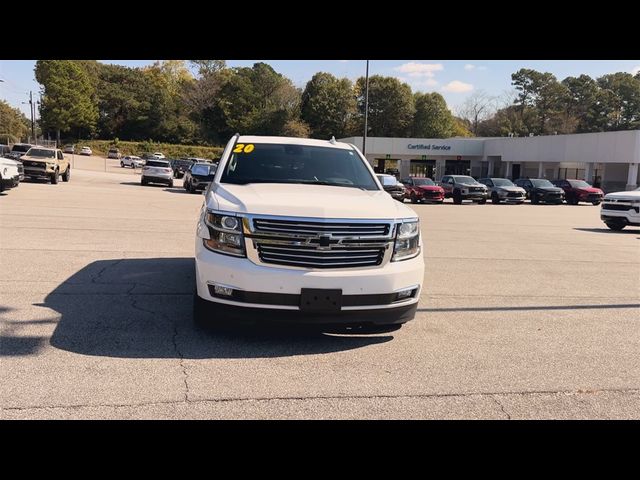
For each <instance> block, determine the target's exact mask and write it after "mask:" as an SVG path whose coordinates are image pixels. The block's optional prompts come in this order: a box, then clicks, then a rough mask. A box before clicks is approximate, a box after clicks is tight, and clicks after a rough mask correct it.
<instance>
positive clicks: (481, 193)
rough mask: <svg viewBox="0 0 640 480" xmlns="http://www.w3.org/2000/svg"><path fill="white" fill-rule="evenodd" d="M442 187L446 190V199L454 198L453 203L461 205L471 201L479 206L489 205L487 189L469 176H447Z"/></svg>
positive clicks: (441, 183)
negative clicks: (465, 201) (464, 201)
mask: <svg viewBox="0 0 640 480" xmlns="http://www.w3.org/2000/svg"><path fill="white" fill-rule="evenodd" d="M440 185H441V186H442V188H443V189H444V196H445V198H453V203H455V204H456V205H460V204H461V203H462V201H463V200H471V201H473V202H477V203H479V204H484V203H487V187H486V186H485V185H483V184H482V183H479V182H478V181H476V180H475V179H474V178H473V177H469V176H467V175H445V176H444V177H442V181H441V182H440Z"/></svg>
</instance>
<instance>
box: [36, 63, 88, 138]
mask: <svg viewBox="0 0 640 480" xmlns="http://www.w3.org/2000/svg"><path fill="white" fill-rule="evenodd" d="M35 76H36V80H37V81H38V83H40V85H42V90H41V93H42V104H41V109H40V116H41V121H42V124H43V126H44V128H46V129H49V130H54V131H55V132H56V136H57V139H58V142H59V141H60V132H69V131H71V130H72V129H75V130H80V129H83V130H84V131H85V132H87V133H88V134H92V133H93V132H94V131H95V126H96V121H97V119H98V109H97V105H96V103H95V102H94V97H95V88H94V87H93V86H92V84H91V80H90V77H89V76H88V75H87V73H86V72H85V71H84V70H83V68H82V67H81V66H80V65H79V64H78V63H76V62H74V61H71V60H38V61H37V62H36V66H35Z"/></svg>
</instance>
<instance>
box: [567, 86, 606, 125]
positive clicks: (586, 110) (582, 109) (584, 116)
mask: <svg viewBox="0 0 640 480" xmlns="http://www.w3.org/2000/svg"><path fill="white" fill-rule="evenodd" d="M562 84H563V85H564V86H565V87H566V89H567V96H566V101H565V102H566V111H567V114H568V115H570V116H572V117H574V118H575V121H576V128H575V130H576V131H577V132H579V133H584V132H593V131H597V130H598V125H597V124H596V122H595V110H594V109H595V107H596V102H597V99H598V90H599V87H598V84H597V83H596V81H595V80H594V79H592V78H591V77H590V76H589V75H580V76H579V77H567V78H565V79H564V80H562Z"/></svg>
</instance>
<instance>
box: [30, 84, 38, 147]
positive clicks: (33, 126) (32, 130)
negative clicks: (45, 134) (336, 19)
mask: <svg viewBox="0 0 640 480" xmlns="http://www.w3.org/2000/svg"><path fill="white" fill-rule="evenodd" d="M29 106H30V107H31V136H32V137H33V141H34V143H38V142H36V141H35V140H36V124H35V122H34V120H33V111H34V105H33V92H32V91H29Z"/></svg>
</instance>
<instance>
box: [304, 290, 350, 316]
mask: <svg viewBox="0 0 640 480" xmlns="http://www.w3.org/2000/svg"><path fill="white" fill-rule="evenodd" d="M341 308H342V289H329V288H303V289H302V290H301V291H300V310H301V311H303V312H323V313H331V312H339V311H340V309H341Z"/></svg>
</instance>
